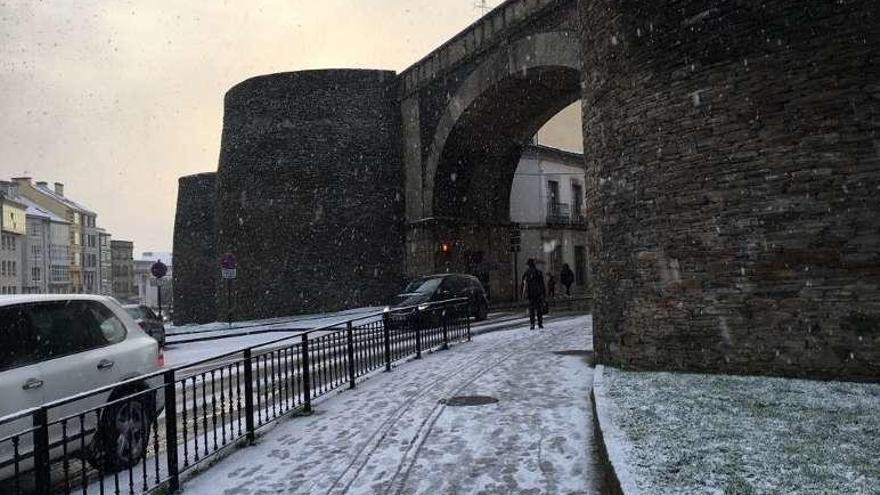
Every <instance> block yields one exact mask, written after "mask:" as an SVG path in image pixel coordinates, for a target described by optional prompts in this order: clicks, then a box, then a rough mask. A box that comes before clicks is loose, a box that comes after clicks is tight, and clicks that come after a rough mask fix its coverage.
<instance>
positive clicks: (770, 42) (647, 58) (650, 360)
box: [580, 0, 880, 379]
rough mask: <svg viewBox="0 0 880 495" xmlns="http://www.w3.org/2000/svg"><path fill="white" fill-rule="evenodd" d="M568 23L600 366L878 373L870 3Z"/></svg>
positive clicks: (688, 11)
mask: <svg viewBox="0 0 880 495" xmlns="http://www.w3.org/2000/svg"><path fill="white" fill-rule="evenodd" d="M580 9H581V18H582V21H583V22H582V43H583V53H584V84H583V87H584V95H583V108H584V140H585V154H586V159H587V166H588V170H587V176H588V179H589V180H588V185H587V189H588V192H587V198H588V206H589V209H590V212H591V215H589V218H590V219H591V221H592V225H591V229H590V230H591V231H592V232H593V233H594V242H593V245H592V246H591V249H590V251H591V253H593V256H594V259H593V263H592V266H594V267H598V273H597V274H596V275H597V280H598V284H597V299H596V308H595V309H596V310H595V331H596V335H595V339H596V347H597V351H598V353H599V355H600V359H601V360H602V361H603V362H605V363H609V364H612V365H617V366H625V367H633V368H651V369H679V370H696V371H700V370H707V371H722V372H734V373H762V374H763V373H769V374H778V375H789V376H804V375H806V376H824V377H834V378H845V377H848V378H853V379H876V378H877V377H878V376H880V270H878V266H880V200H878V193H880V84H878V81H880V30H878V29H877V26H878V25H880V4H877V3H876V2H823V1H803V0H777V1H766V2H709V1H682V2H676V5H675V8H671V7H670V6H669V5H667V4H666V2H657V1H655V0H639V1H623V0H581V5H580Z"/></svg>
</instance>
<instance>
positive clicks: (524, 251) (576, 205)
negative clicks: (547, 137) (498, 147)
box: [510, 145, 589, 294]
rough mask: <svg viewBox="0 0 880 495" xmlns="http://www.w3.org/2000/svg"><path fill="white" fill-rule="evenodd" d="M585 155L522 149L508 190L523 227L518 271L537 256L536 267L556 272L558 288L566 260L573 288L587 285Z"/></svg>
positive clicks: (516, 219) (537, 147)
mask: <svg viewBox="0 0 880 495" xmlns="http://www.w3.org/2000/svg"><path fill="white" fill-rule="evenodd" d="M585 180H586V175H585V172H584V159H583V155H581V154H578V153H570V152H567V151H563V150H559V149H556V148H550V147H546V146H540V145H529V146H527V147H526V148H525V150H524V151H523V155H522V158H521V159H520V162H519V165H518V166H517V169H516V174H515V175H514V179H513V186H512V188H511V192H510V220H511V222H513V223H515V224H518V225H519V227H520V229H521V234H520V235H521V251H520V252H519V253H517V265H518V266H517V272H518V273H519V275H520V276H521V275H522V273H523V272H524V271H525V269H526V261H527V260H528V259H529V258H534V259H535V261H536V263H537V265H538V268H539V269H540V270H541V271H543V272H544V273H545V275H548V274H551V273H552V274H554V276H555V278H556V281H557V284H556V293H557V294H561V293H564V288H563V287H562V284H561V283H559V279H560V272H561V271H562V266H563V264H568V266H569V267H570V268H571V270H572V271H573V272H574V284H573V285H572V292H573V293H574V292H575V291H577V292H580V291H583V290H585V289H586V286H587V285H588V284H589V280H588V273H589V270H588V263H589V261H588V259H589V257H588V252H587V224H586V218H585V210H584V203H585V195H584V183H585Z"/></svg>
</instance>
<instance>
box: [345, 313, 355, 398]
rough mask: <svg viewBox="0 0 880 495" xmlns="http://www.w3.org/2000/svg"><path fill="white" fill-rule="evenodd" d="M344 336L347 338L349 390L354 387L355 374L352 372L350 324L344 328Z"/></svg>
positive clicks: (351, 334) (352, 352)
mask: <svg viewBox="0 0 880 495" xmlns="http://www.w3.org/2000/svg"><path fill="white" fill-rule="evenodd" d="M345 330H346V332H345V333H346V336H347V338H348V385H349V387H350V388H354V387H355V377H354V375H355V372H354V329H352V326H351V322H348V324H347V325H346V326H345Z"/></svg>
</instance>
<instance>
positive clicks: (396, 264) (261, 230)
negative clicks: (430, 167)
mask: <svg viewBox="0 0 880 495" xmlns="http://www.w3.org/2000/svg"><path fill="white" fill-rule="evenodd" d="M396 91H397V79H396V77H395V74H394V73H393V72H387V71H375V70H320V71H305V72H291V73H281V74H272V75H267V76H261V77H255V78H253V79H248V80H246V81H244V82H242V83H240V84H238V85H237V86H235V87H233V88H232V89H231V90H229V92H228V93H227V94H226V100H225V115H224V119H223V137H222V144H221V152H220V166H219V170H218V179H217V183H218V184H217V186H218V188H217V190H218V196H217V210H216V215H217V217H216V218H217V246H216V253H217V256H218V257H219V256H220V255H222V254H224V253H227V252H228V253H232V254H234V255H235V257H236V258H237V260H238V265H239V266H238V279H237V280H236V281H235V282H234V283H233V285H232V291H231V298H232V300H231V301H226V300H225V299H226V297H227V295H226V294H227V293H226V289H225V288H221V290H218V296H219V297H218V298H219V300H220V302H219V304H220V305H219V308H220V312H221V313H223V312H224V311H225V308H226V307H227V305H228V304H229V303H230V302H231V303H232V304H231V307H232V310H233V313H234V316H233V317H234V318H235V319H242V318H259V317H268V316H277V315H285V314H293V313H301V312H308V311H321V310H332V309H338V308H343V307H355V306H360V305H365V304H379V303H383V302H384V301H385V300H386V299H387V298H388V297H390V296H391V295H393V293H394V291H395V290H396V289H397V288H398V285H399V284H400V282H401V273H402V270H403V234H402V222H403V198H402V195H401V194H400V191H401V190H402V174H401V166H400V159H399V149H400V142H399V114H400V110H399V105H398V104H397V102H396V99H395V95H396Z"/></svg>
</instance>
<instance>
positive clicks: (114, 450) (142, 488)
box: [0, 299, 471, 495]
mask: <svg viewBox="0 0 880 495" xmlns="http://www.w3.org/2000/svg"><path fill="white" fill-rule="evenodd" d="M469 317H470V307H469V305H468V302H467V300H463V299H456V300H451V301H444V302H441V303H433V304H427V305H420V306H418V307H408V308H401V309H395V310H393V311H385V312H382V313H373V314H368V315H362V316H358V317H356V318H353V319H351V320H348V321H345V322H342V323H336V324H333V325H330V326H326V327H320V328H316V329H313V330H310V331H306V332H303V333H301V334H298V335H296V336H293V337H284V338H280V339H278V340H275V341H272V342H268V343H264V344H260V345H257V346H253V347H248V348H244V349H241V350H238V351H234V352H229V353H226V354H222V355H218V356H213V357H211V358H209V359H205V360H201V361H198V362H194V363H189V364H186V365H184V366H179V367H174V368H170V369H165V370H161V371H158V372H156V373H153V374H150V375H145V376H142V377H138V378H135V379H132V380H128V381H125V382H121V383H118V384H115V385H113V386H109V387H103V388H101V389H96V390H93V391H90V392H87V393H83V394H79V395H76V396H72V397H68V398H65V399H62V400H59V401H55V402H52V403H49V404H45V405H43V406H40V407H37V408H33V409H29V410H25V411H21V412H19V413H16V414H13V415H9V416H6V417H4V418H0V494H2V495H6V494H14V495H24V494H32V493H34V494H40V495H45V494H50V493H64V494H71V493H81V494H83V495H89V494H100V495H104V494H111V493H112V494H122V493H128V494H139V493H152V492H156V491H158V490H165V489H167V490H169V491H176V490H178V489H179V487H180V479H181V475H183V474H184V473H186V472H188V471H191V470H192V469H194V468H195V467H196V466H199V465H202V464H204V463H205V461H206V460H208V459H211V458H213V457H215V456H216V455H217V454H218V453H220V452H221V451H224V450H225V449H228V448H231V447H233V446H236V445H241V444H247V443H250V442H253V441H254V440H255V438H256V434H257V432H258V431H259V429H260V428H261V427H263V426H266V425H268V424H270V423H272V422H274V421H276V420H278V419H279V418H281V417H283V416H287V415H290V414H291V413H294V412H303V413H310V412H311V410H312V401H313V400H314V399H316V398H318V397H321V396H323V395H326V394H328V393H330V392H333V391H336V390H339V389H341V388H343V387H348V388H354V387H355V386H356V385H357V381H358V379H359V378H363V377H364V376H366V375H368V374H370V373H372V372H375V371H377V370H380V369H384V370H386V371H390V370H391V369H392V364H393V363H394V362H396V361H400V360H402V359H406V358H409V357H412V356H415V357H416V358H419V357H421V355H422V352H423V351H426V350H431V349H438V348H447V347H448V346H449V345H450V343H453V342H456V341H462V340H470V337H471V332H470V318H469Z"/></svg>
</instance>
